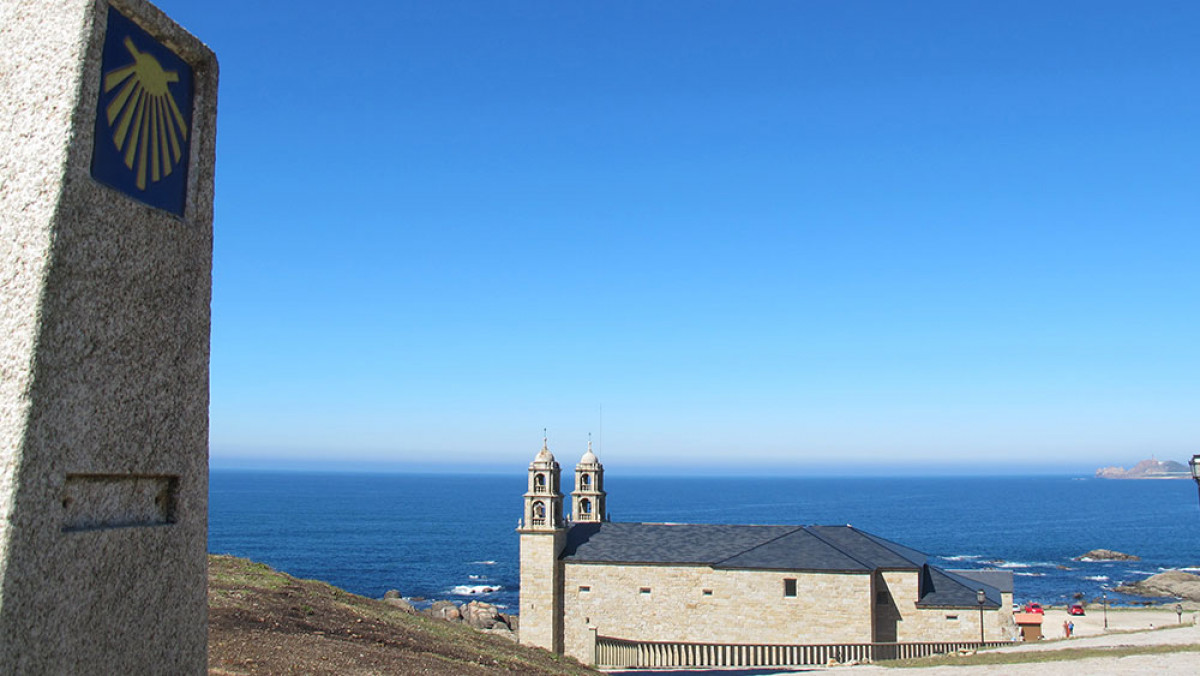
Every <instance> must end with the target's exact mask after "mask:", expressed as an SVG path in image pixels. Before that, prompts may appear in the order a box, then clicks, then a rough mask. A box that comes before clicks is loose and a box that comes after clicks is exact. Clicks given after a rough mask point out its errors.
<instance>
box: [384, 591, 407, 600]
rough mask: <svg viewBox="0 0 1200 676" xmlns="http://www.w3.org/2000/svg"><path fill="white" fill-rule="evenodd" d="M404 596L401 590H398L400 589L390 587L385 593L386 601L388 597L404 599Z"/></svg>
mask: <svg viewBox="0 0 1200 676" xmlns="http://www.w3.org/2000/svg"><path fill="white" fill-rule="evenodd" d="M402 598H404V595H403V594H401V593H400V590H398V589H389V590H387V591H385V592H384V593H383V600H384V601H386V600H388V599H402Z"/></svg>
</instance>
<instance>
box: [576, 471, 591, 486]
mask: <svg viewBox="0 0 1200 676" xmlns="http://www.w3.org/2000/svg"><path fill="white" fill-rule="evenodd" d="M579 484H580V485H581V486H583V487H584V488H587V487H588V486H591V485H592V475H590V474H584V475H582V476H580V477H579Z"/></svg>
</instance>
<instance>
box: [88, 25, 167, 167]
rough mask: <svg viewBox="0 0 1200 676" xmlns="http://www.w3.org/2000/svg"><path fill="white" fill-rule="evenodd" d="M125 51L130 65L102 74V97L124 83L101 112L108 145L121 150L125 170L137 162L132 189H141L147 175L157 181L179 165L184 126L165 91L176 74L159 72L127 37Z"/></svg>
mask: <svg viewBox="0 0 1200 676" xmlns="http://www.w3.org/2000/svg"><path fill="white" fill-rule="evenodd" d="M125 49H128V50H129V53H130V55H132V56H133V63H132V64H130V65H128V66H123V67H121V68H117V69H114V70H112V71H110V72H108V73H106V74H105V75H104V93H105V94H107V93H108V92H110V91H112V90H113V89H116V88H117V87H118V86H120V85H121V83H122V82H124V83H125V86H124V87H122V88H121V91H120V92H118V93H117V95H116V96H115V97H113V99H112V101H111V102H110V103H109V104H108V108H107V109H106V111H105V112H106V113H107V115H108V125H109V126H110V127H112V128H113V137H112V138H113V143H116V144H117V150H123V151H125V166H126V167H129V168H130V169H133V168H134V164H135V163H136V164H137V187H138V189H140V190H145V189H146V176H147V172H149V177H150V180H151V181H154V182H158V181H159V180H161V179H162V178H163V177H164V176H169V175H170V174H171V171H172V170H173V169H174V168H175V165H176V164H178V163H179V159H180V158H181V157H182V156H183V151H182V148H181V143H182V142H183V141H186V140H187V134H188V128H187V123H185V122H184V121H183V114H182V113H180V112H179V106H178V105H176V103H175V97H174V96H172V95H171V90H169V89H167V84H168V83H170V82H178V81H179V74H178V73H177V72H175V71H173V70H171V71H165V70H163V68H162V65H160V64H159V63H158V59H155V58H154V57H153V56H151V55H150V54H149V53H147V52H139V51H138V50H137V47H134V46H133V40H130V39H129V38H125ZM118 118H120V119H119V120H118ZM114 122H115V123H116V125H115V126H114Z"/></svg>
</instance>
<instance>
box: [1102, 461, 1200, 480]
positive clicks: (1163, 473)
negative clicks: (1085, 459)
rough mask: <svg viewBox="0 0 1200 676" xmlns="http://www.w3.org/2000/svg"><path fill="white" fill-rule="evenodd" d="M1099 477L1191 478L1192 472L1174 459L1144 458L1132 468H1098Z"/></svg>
mask: <svg viewBox="0 0 1200 676" xmlns="http://www.w3.org/2000/svg"><path fill="white" fill-rule="evenodd" d="M1096 478H1097V479H1190V478H1192V474H1191V472H1190V471H1188V468H1187V465H1184V464H1183V463H1179V462H1175V461H1174V460H1155V459H1154V458H1150V459H1149V460H1143V461H1141V462H1139V463H1138V464H1136V465H1134V466H1133V467H1131V468H1130V469H1125V468H1124V467H1101V468H1100V469H1098V470H1096Z"/></svg>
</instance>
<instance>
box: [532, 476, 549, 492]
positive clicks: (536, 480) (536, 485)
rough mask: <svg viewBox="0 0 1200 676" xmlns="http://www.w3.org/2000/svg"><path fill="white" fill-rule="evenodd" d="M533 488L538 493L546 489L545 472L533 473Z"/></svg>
mask: <svg viewBox="0 0 1200 676" xmlns="http://www.w3.org/2000/svg"><path fill="white" fill-rule="evenodd" d="M533 490H535V491H537V492H538V493H541V492H544V491H545V490H546V475H545V474H534V475H533Z"/></svg>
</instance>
